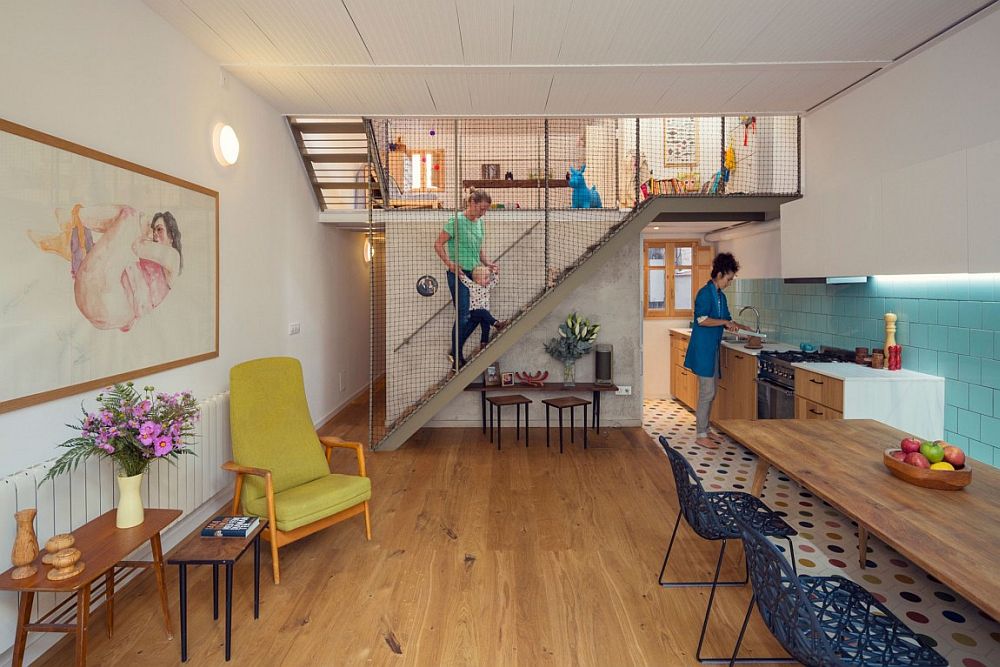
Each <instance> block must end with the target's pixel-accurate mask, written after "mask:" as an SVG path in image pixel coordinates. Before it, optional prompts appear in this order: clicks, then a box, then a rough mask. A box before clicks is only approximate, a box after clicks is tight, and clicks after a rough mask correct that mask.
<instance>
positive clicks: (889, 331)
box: [882, 313, 897, 368]
mask: <svg viewBox="0 0 1000 667" xmlns="http://www.w3.org/2000/svg"><path fill="white" fill-rule="evenodd" d="M883 319H885V345H884V346H883V348H882V349H884V350H885V357H886V358H885V368H889V359H888V357H889V348H891V347H892V346H894V345H895V344H896V319H897V317H896V313H886V314H885V317H884V318H883Z"/></svg>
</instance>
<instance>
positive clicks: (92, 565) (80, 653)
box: [0, 509, 181, 667]
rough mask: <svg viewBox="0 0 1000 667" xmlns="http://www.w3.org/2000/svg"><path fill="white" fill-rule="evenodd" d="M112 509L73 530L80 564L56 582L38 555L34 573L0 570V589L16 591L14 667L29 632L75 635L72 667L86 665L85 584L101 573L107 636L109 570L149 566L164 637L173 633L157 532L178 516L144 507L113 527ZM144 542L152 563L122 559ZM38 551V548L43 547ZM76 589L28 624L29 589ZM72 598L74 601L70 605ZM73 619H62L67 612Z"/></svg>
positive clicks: (111, 584)
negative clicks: (125, 524) (139, 516)
mask: <svg viewBox="0 0 1000 667" xmlns="http://www.w3.org/2000/svg"><path fill="white" fill-rule="evenodd" d="M115 513H116V510H110V511H107V512H105V513H104V514H102V515H101V516H99V517H97V518H96V519H94V520H93V521H88V522H87V523H86V524H84V525H82V526H80V527H79V528H77V529H76V530H74V531H73V537H74V538H75V539H76V542H75V543H74V544H73V546H74V547H76V548H77V549H79V550H80V552H81V553H82V556H81V558H80V560H81V561H82V562H83V563H85V564H86V565H85V567H84V570H83V572H81V573H80V574H79V575H78V576H75V577H72V578H70V579H64V580H62V581H50V580H49V579H48V578H47V576H46V575H47V574H48V572H49V570H50V569H52V566H51V565H44V564H43V563H42V559H41V555H42V554H39V557H38V558H37V559H36V560H35V565H37V566H38V572H36V573H35V574H33V575H32V576H30V577H27V578H26V579H12V578H11V576H10V573H11V572H12V571H13V568H11V569H10V570H7V571H6V572H4V573H3V574H2V575H0V590H3V591H17V593H18V594H19V599H18V605H17V632H16V634H15V637H14V653H13V658H12V660H11V662H12V664H13V665H14V667H20V666H21V665H22V664H23V663H24V648H25V644H26V643H27V638H28V633H29V632H65V633H73V634H75V635H76V661H75V664H76V665H77V666H78V667H81V666H82V665H86V664H87V623H88V622H89V620H90V588H91V585H92V584H93V583H94V582H95V581H96V580H97V579H100V578H101V577H103V578H104V584H105V586H104V596H105V600H106V606H105V610H106V614H107V620H108V637H110V636H111V634H112V632H113V628H114V594H115V573H116V571H119V572H120V571H123V570H127V569H133V568H152V569H153V571H154V572H155V573H156V584H157V586H158V587H159V589H160V605H161V606H162V608H163V623H164V626H165V628H166V634H167V639H172V638H173V636H174V635H173V631H172V630H171V629H170V609H169V606H168V604H167V582H166V580H165V579H164V576H163V547H162V545H161V543H160V531H161V530H163V529H164V528H166V527H167V526H168V525H170V524H171V523H172V522H173V521H174V519H176V518H177V517H179V516H180V515H181V511H180V510H172V509H147V510H146V514H145V520H144V521H143V522H142V523H141V524H139V525H138V526H133V527H132V528H117V527H115ZM147 540H148V541H149V544H150V547H151V548H152V550H153V560H152V562H147V561H126V560H123V559H124V558H125V557H127V556H128V555H129V554H130V553H132V552H133V551H135V550H136V549H138V548H139V547H141V546H142V544H143V543H144V542H146V541H147ZM43 553H44V550H43ZM45 592H50V593H76V596H75V597H69V598H66V600H64V601H63V602H62V603H60V604H58V605H56V606H55V607H54V608H53V609H52V610H51V611H49V612H48V613H47V614H45V615H44V616H42V617H41V618H40V619H38V621H36V622H35V623H31V622H30V619H31V607H32V604H33V603H34V601H35V593H45ZM74 603H75V604H74ZM74 615H75V616H76V623H68V622H67V621H69V620H70V619H72V618H73V616H74Z"/></svg>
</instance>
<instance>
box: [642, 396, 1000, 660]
mask: <svg viewBox="0 0 1000 667" xmlns="http://www.w3.org/2000/svg"><path fill="white" fill-rule="evenodd" d="M643 424H644V427H645V430H646V432H647V433H649V434H650V435H651V436H653V437H654V438H659V436H661V435H664V436H666V438H667V440H668V441H669V442H670V444H671V446H673V447H674V448H675V449H677V450H678V451H680V452H681V453H682V454H684V456H686V457H687V459H688V460H689V461H690V462H691V465H692V466H693V467H694V469H695V472H696V473H697V474H698V475H699V476H700V477H701V479H702V484H704V486H705V488H706V489H707V490H709V491H749V490H750V485H751V483H752V482H753V474H754V470H755V468H756V465H757V457H756V456H754V454H752V453H751V452H749V451H747V450H746V449H744V448H743V447H742V446H741V445H739V444H737V443H736V442H734V441H733V440H731V439H730V438H728V437H726V436H725V435H722V434H717V435H716V438H717V440H718V442H719V448H718V449H705V448H703V447H699V446H698V445H696V444H695V442H694V440H695V428H694V413H692V412H691V411H690V410H688V409H687V408H685V407H684V406H683V405H681V404H680V403H677V402H676V401H673V400H669V399H661V400H647V401H646V402H645V406H644V412H643ZM664 465H666V463H664ZM761 498H762V499H763V500H764V501H765V502H766V503H767V504H768V505H769V506H771V507H772V508H774V509H775V510H778V511H780V512H783V513H784V514H785V517H786V520H787V521H788V522H789V523H790V524H791V525H792V526H793V527H794V528H795V529H796V530H798V531H799V534H798V536H797V537H796V538H795V539H794V540H793V542H794V545H795V560H796V565H797V567H798V570H799V572H800V573H802V574H811V575H818V576H826V575H832V574H839V575H841V576H843V577H847V578H849V579H851V580H853V581H855V582H857V583H859V584H861V585H862V586H864V587H865V588H867V589H868V590H869V591H871V593H872V594H873V595H875V597H876V598H878V599H879V600H881V601H882V602H883V603H885V605H886V606H887V607H889V609H891V610H892V611H893V613H895V614H896V615H897V616H899V617H900V618H902V619H903V620H904V621H905V622H906V623H907V625H909V626H910V628H911V629H913V631H914V632H917V633H918V634H921V635H923V636H925V637H927V638H928V639H929V641H930V643H931V644H933V645H934V646H935V648H936V649H937V651H938V652H939V653H941V654H942V655H943V656H945V657H946V658H947V659H948V662H949V664H950V665H955V666H957V667H998V666H1000V623H997V622H996V621H994V620H993V619H991V618H989V617H988V616H986V615H985V614H983V613H982V612H980V611H979V610H978V609H977V608H976V607H974V606H973V605H971V604H970V603H968V602H966V601H965V600H964V599H962V598H961V597H959V596H958V594H956V593H954V592H953V591H951V590H949V589H948V588H947V587H945V586H944V585H942V584H941V583H940V582H938V581H937V580H935V579H934V578H933V577H932V576H930V575H928V574H927V573H926V572H924V571H923V570H921V569H920V568H919V567H917V566H916V565H914V564H912V563H911V562H909V561H908V560H907V559H906V558H904V557H903V556H901V555H899V554H898V553H897V552H896V551H895V550H893V549H892V548H891V547H889V546H887V545H885V544H883V543H882V542H881V541H879V540H878V539H877V538H875V537H869V539H868V555H867V562H866V566H865V569H861V567H860V565H859V563H858V557H857V555H858V551H857V544H858V537H857V530H858V528H857V525H856V524H855V523H854V522H853V521H851V520H850V519H848V518H846V517H845V516H843V515H842V514H840V513H839V512H837V511H836V510H835V509H833V508H832V507H830V506H829V505H828V504H826V503H825V502H823V501H822V500H821V499H819V498H817V497H815V496H813V494H811V493H810V492H809V491H806V490H805V489H803V488H801V487H799V486H798V484H796V483H795V482H793V481H791V480H790V479H788V478H787V477H786V476H784V475H782V474H781V473H780V472H778V471H776V470H774V469H773V468H772V469H771V471H770V472H769V473H768V476H767V480H766V482H765V484H764V491H763V492H762V493H761Z"/></svg>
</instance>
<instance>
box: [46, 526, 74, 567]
mask: <svg viewBox="0 0 1000 667" xmlns="http://www.w3.org/2000/svg"><path fill="white" fill-rule="evenodd" d="M74 542H76V538H74V537H73V533H59V534H58V535H53V536H52V537H50V538H49V541H48V542H46V543H45V552H46V553H45V555H44V556H42V562H43V563H45V564H46V565H51V564H52V555H53V554H55V553H56V552H57V551H62V550H63V549H67V548H69V547H71V546H73V543H74Z"/></svg>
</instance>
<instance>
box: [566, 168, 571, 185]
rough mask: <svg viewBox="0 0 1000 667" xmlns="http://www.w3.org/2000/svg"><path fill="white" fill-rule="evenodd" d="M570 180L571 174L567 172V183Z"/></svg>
mask: <svg viewBox="0 0 1000 667" xmlns="http://www.w3.org/2000/svg"><path fill="white" fill-rule="evenodd" d="M569 178H570V175H569V172H568V171H567V172H566V182H567V183H568V182H569Z"/></svg>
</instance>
